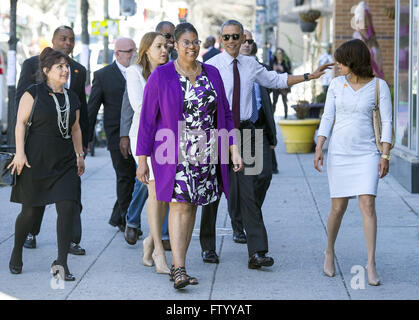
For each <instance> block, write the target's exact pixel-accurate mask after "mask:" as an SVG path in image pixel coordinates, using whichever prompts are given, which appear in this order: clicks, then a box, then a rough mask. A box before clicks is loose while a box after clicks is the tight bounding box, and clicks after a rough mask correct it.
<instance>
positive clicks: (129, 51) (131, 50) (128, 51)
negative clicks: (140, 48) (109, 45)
mask: <svg viewBox="0 0 419 320" xmlns="http://www.w3.org/2000/svg"><path fill="white" fill-rule="evenodd" d="M136 50H137V49H136V48H132V49H128V50H116V51H118V52H125V53H131V52H133V51H136Z"/></svg>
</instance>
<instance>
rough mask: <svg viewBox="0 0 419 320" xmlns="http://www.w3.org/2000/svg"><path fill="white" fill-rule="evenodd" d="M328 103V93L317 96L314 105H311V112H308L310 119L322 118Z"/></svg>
mask: <svg viewBox="0 0 419 320" xmlns="http://www.w3.org/2000/svg"><path fill="white" fill-rule="evenodd" d="M325 102H326V93H325V92H322V93H320V94H319V95H317V96H316V99H315V101H314V102H313V103H311V104H310V111H309V112H308V116H307V117H308V118H320V114H321V112H322V110H323V108H324V103H325Z"/></svg>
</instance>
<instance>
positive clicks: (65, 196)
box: [9, 48, 84, 281]
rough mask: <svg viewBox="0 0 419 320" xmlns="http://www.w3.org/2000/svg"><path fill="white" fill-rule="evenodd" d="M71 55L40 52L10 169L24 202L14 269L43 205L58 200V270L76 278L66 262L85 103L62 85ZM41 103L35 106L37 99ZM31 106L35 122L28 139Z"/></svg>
mask: <svg viewBox="0 0 419 320" xmlns="http://www.w3.org/2000/svg"><path fill="white" fill-rule="evenodd" d="M68 63H69V60H68V57H67V56H66V55H65V54H64V53H62V52H60V51H56V50H53V49H51V48H45V49H44V50H43V51H42V53H41V55H40V56H39V76H40V78H41V79H42V80H43V81H42V82H41V83H39V84H36V85H32V86H30V87H29V88H27V89H26V91H25V93H24V94H23V96H22V98H21V100H20V102H19V109H18V115H17V121H16V130H15V134H16V155H15V157H14V159H13V162H12V163H11V164H10V166H9V167H12V172H14V171H16V172H17V181H16V186H14V187H13V189H12V194H11V201H12V202H18V203H22V211H21V212H20V214H19V215H18V217H17V219H16V226H15V243H14V248H13V251H12V255H11V258H10V263H9V269H10V272H11V273H13V274H18V273H21V272H22V266H23V263H22V247H23V244H24V242H25V239H26V236H27V234H28V233H29V232H30V229H31V226H32V224H33V221H34V219H35V217H36V216H37V215H39V214H40V213H41V212H40V210H39V207H40V206H45V205H47V204H52V203H55V207H56V210H57V213H58V219H57V242H58V258H57V260H55V261H54V262H53V265H52V267H53V272H54V274H55V275H56V274H57V273H58V272H55V270H63V271H64V275H63V274H61V275H60V276H61V277H64V280H66V281H74V280H75V277H74V276H73V275H72V274H71V273H70V271H69V269H68V266H67V254H68V249H69V246H70V241H71V232H72V221H73V216H74V215H75V214H77V211H78V210H80V203H79V199H80V196H79V194H80V176H81V175H82V174H83V172H84V157H83V156H84V153H83V147H82V136H81V131H80V125H79V115H80V110H79V109H80V101H79V99H78V97H77V95H76V94H74V93H73V92H71V91H67V90H66V89H65V88H64V87H63V86H64V85H65V84H66V82H67V80H68V76H69V69H68ZM35 97H37V102H36V105H34V106H33V103H34V100H36V98H35ZM32 107H33V108H34V109H33V110H34V111H33V118H32V125H30V126H28V130H29V135H28V137H27V141H24V140H25V127H26V126H27V123H28V120H29V117H30V114H31V111H32Z"/></svg>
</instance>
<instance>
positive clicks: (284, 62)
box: [272, 48, 291, 119]
mask: <svg viewBox="0 0 419 320" xmlns="http://www.w3.org/2000/svg"><path fill="white" fill-rule="evenodd" d="M272 69H273V70H275V71H276V72H278V73H288V74H291V60H290V58H289V57H288V56H287V55H286V53H285V51H284V50H283V49H281V48H278V49H277V50H276V55H275V56H274V58H273V61H272ZM272 92H273V99H272V100H273V101H272V107H273V112H274V113H275V110H276V104H277V103H278V97H279V95H281V96H282V103H283V104H284V116H285V119H286V118H287V117H288V97H287V95H288V93H290V92H291V89H290V88H285V89H273V90H272Z"/></svg>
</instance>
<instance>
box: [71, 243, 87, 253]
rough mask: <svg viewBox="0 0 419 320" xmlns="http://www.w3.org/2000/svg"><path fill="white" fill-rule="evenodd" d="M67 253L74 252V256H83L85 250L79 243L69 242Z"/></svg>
mask: <svg viewBox="0 0 419 320" xmlns="http://www.w3.org/2000/svg"><path fill="white" fill-rule="evenodd" d="M68 253H71V254H74V255H76V256H84V255H85V254H86V250H85V249H83V248H82V247H80V245H78V244H77V243H74V242H71V243H70V249H69V250H68Z"/></svg>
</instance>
